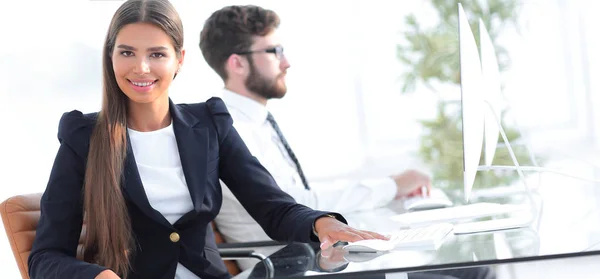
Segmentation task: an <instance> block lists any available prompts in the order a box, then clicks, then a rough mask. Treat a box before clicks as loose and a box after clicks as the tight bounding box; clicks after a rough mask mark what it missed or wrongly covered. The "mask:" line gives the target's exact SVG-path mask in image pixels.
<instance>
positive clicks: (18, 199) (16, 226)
mask: <svg viewBox="0 0 600 279" xmlns="http://www.w3.org/2000/svg"><path fill="white" fill-rule="evenodd" d="M41 197H42V194H41V193H36V194H28V195H19V196H14V197H11V198H9V199H7V200H5V201H4V202H2V203H0V215H1V216H2V222H3V223H4V229H5V230H6V236H7V237H8V242H9V243H10V247H11V248H12V252H13V255H14V256H15V260H16V262H17V266H18V267H19V271H20V272H21V277H23V279H29V273H28V269H27V258H28V257H29V253H30V252H31V247H32V246H33V239H34V238H35V230H36V228H37V224H38V221H39V220H40V199H41ZM84 233H85V225H84V227H83V230H82V231H81V236H82V237H80V238H79V247H77V258H78V259H82V258H83V257H82V256H83V255H82V251H83V245H82V241H83V235H84Z"/></svg>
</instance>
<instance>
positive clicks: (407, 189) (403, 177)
mask: <svg viewBox="0 0 600 279" xmlns="http://www.w3.org/2000/svg"><path fill="white" fill-rule="evenodd" d="M392 179H394V182H396V186H397V187H398V191H397V192H396V199H400V198H406V197H412V196H417V195H419V196H420V195H426V196H429V193H430V192H431V179H430V178H429V176H428V175H426V174H424V173H421V172H419V171H416V170H407V171H405V172H403V173H401V174H398V175H393V176H392ZM423 187H425V188H426V189H427V193H423V190H422V189H423Z"/></svg>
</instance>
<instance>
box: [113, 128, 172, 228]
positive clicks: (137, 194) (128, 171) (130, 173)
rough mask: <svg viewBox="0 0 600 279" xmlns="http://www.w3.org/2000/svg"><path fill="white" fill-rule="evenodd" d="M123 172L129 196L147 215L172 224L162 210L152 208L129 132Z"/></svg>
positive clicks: (164, 223) (163, 222)
mask: <svg viewBox="0 0 600 279" xmlns="http://www.w3.org/2000/svg"><path fill="white" fill-rule="evenodd" d="M123 172H124V173H123V177H124V186H125V187H124V188H125V193H126V194H127V195H128V196H129V199H130V200H131V201H133V203H134V204H135V205H137V206H138V208H140V210H142V212H144V214H146V215H147V216H149V217H151V218H152V219H154V220H155V221H157V222H159V223H162V224H163V225H166V226H170V225H171V224H170V223H169V221H168V220H167V219H165V217H164V216H163V215H162V214H161V213H160V212H158V211H156V210H155V209H154V208H152V206H151V205H150V202H149V201H148V196H146V192H145V191H144V185H143V184H142V179H141V178H140V173H139V172H138V168H137V164H136V162H135V158H134V156H133V149H131V140H130V139H129V133H127V155H126V158H125V163H124V166H123Z"/></svg>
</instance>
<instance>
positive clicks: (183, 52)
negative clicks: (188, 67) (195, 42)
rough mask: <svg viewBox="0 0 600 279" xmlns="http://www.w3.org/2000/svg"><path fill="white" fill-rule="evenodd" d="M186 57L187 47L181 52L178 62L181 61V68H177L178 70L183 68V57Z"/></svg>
mask: <svg viewBox="0 0 600 279" xmlns="http://www.w3.org/2000/svg"><path fill="white" fill-rule="evenodd" d="M184 58H185V49H182V50H181V52H180V53H179V59H178V61H177V62H178V63H179V68H177V71H179V69H181V66H183V59H184Z"/></svg>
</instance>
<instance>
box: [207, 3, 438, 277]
mask: <svg viewBox="0 0 600 279" xmlns="http://www.w3.org/2000/svg"><path fill="white" fill-rule="evenodd" d="M278 26H279V17H278V16H277V14H276V13H275V12H273V11H271V10H266V9H263V8H261V7H257V6H229V7H225V8H223V9H221V10H219V11H216V12H215V13H213V14H212V15H211V16H210V17H209V18H208V19H207V20H206V22H205V25H204V28H203V30H202V32H201V34H200V49H201V51H202V54H203V56H204V58H205V60H206V62H207V63H208V64H209V66H210V67H211V68H212V69H213V70H214V71H215V72H216V73H217V74H218V75H219V76H220V77H221V78H222V79H223V82H224V84H225V88H224V92H223V100H224V101H225V104H226V105H227V108H228V110H229V112H230V113H231V116H232V118H233V120H234V127H235V128H236V130H237V131H238V133H239V134H240V135H241V137H242V139H243V140H244V142H245V143H246V145H247V146H248V148H249V149H250V151H251V152H252V154H253V155H254V156H255V157H257V159H258V160H259V161H260V163H261V164H262V165H263V166H264V167H265V168H266V169H267V170H268V171H269V172H270V173H271V175H272V176H273V178H274V179H275V180H276V181H277V184H278V185H279V186H280V187H281V189H282V190H284V191H285V192H287V193H288V194H290V195H291V196H292V197H294V199H296V201H297V202H298V203H301V204H304V205H306V206H309V207H311V208H313V209H320V210H328V211H335V212H340V213H347V212H351V211H356V210H369V209H373V208H376V207H381V206H385V205H386V204H388V203H389V202H390V201H392V200H394V199H399V198H402V197H407V196H412V195H420V194H421V191H422V190H421V189H422V188H423V187H426V188H428V189H429V188H430V187H431V183H430V179H429V177H428V176H426V175H424V174H422V173H420V172H417V171H414V170H408V171H405V172H403V173H400V174H398V175H393V176H391V177H383V178H379V179H370V180H363V181H337V182H334V183H331V184H328V185H317V184H314V183H309V182H308V181H307V179H306V177H305V176H304V174H303V171H302V168H301V164H300V163H299V162H298V160H297V158H296V156H295V154H294V152H293V150H292V149H291V147H290V146H289V145H288V144H287V141H286V140H285V137H284V135H283V133H282V132H281V130H280V129H279V127H278V125H277V123H276V121H275V119H274V117H273V116H272V115H271V113H269V111H268V110H267V108H266V105H267V102H268V100H270V99H279V98H283V97H284V96H285V94H286V92H287V87H286V83H285V76H286V73H287V69H288V68H289V67H290V63H289V61H288V60H287V59H286V57H285V55H284V54H283V47H282V46H281V44H280V39H279V37H278V35H277V32H276V31H277V28H278ZM427 192H429V191H427ZM216 224H217V226H218V229H219V230H220V231H221V233H222V234H223V235H224V237H225V239H226V241H227V242H232V243H234V242H250V241H262V240H269V239H270V238H269V237H268V236H267V235H266V234H265V233H264V231H263V230H262V229H261V227H260V226H259V225H258V224H257V223H256V222H255V221H254V220H253V219H252V218H251V217H250V215H249V214H248V213H247V212H246V211H245V210H244V208H243V207H242V205H241V204H240V203H239V202H238V201H237V199H236V198H235V196H234V195H233V194H232V193H231V191H229V189H227V187H223V206H222V208H221V211H220V213H219V215H218V216H217V218H216ZM254 263H255V262H251V261H241V260H240V261H238V264H239V266H240V267H241V268H242V269H243V270H245V269H248V268H251V267H252V266H253V265H254Z"/></svg>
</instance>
